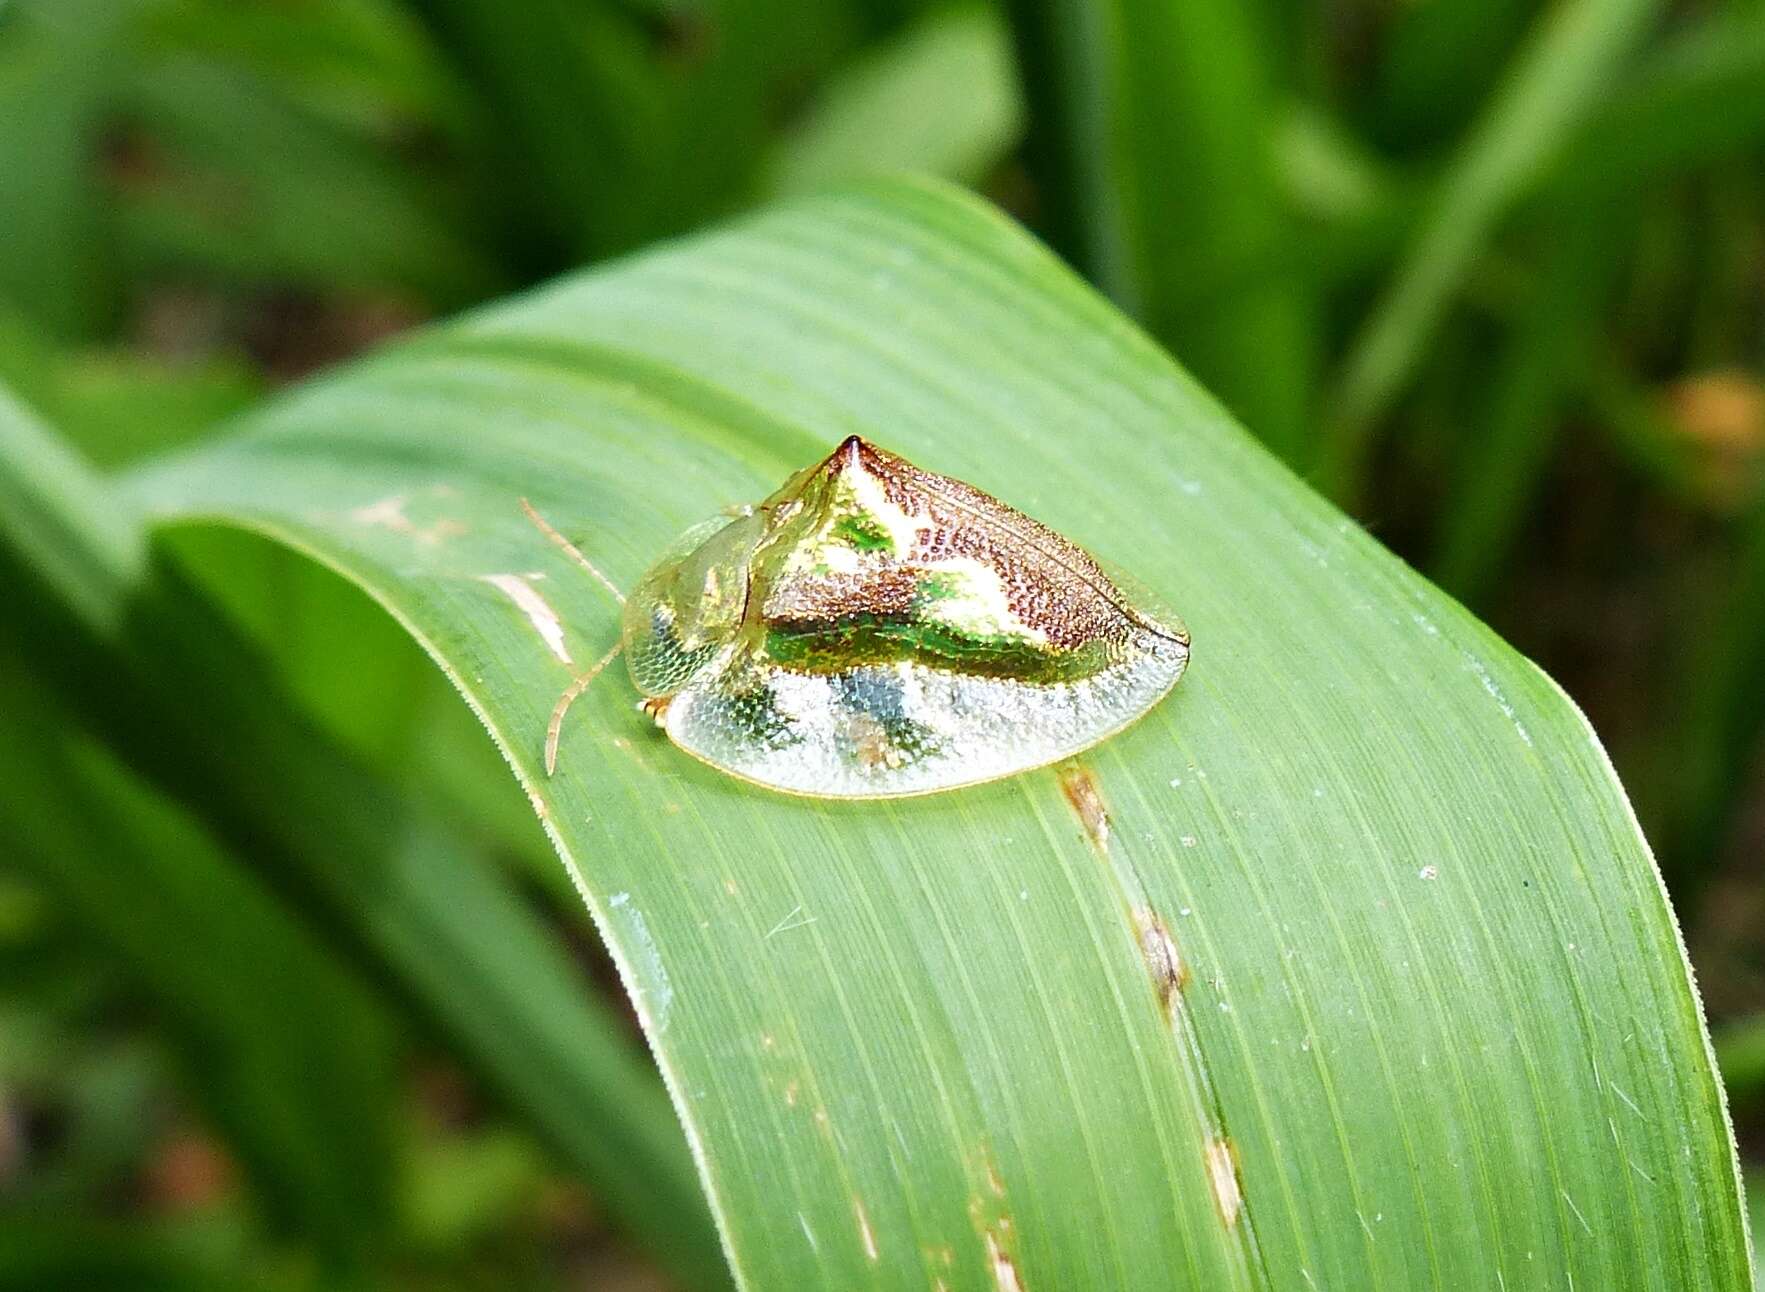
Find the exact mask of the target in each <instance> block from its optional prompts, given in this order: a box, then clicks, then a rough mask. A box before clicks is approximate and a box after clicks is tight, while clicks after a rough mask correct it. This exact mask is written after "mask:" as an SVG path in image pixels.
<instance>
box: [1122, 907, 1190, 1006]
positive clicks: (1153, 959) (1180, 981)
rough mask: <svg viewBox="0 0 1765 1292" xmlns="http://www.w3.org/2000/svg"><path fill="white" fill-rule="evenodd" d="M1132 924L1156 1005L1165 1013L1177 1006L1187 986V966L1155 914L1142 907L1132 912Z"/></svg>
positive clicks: (1148, 908) (1168, 932)
mask: <svg viewBox="0 0 1765 1292" xmlns="http://www.w3.org/2000/svg"><path fill="white" fill-rule="evenodd" d="M1134 925H1135V927H1136V928H1137V929H1138V930H1139V934H1140V954H1141V956H1142V957H1144V958H1145V961H1146V970H1147V972H1148V973H1150V974H1151V975H1152V987H1153V990H1154V991H1156V992H1157V993H1158V1003H1159V1004H1160V1005H1162V1006H1163V1007H1164V1010H1165V1012H1166V1013H1167V1014H1168V1013H1169V1012H1170V1011H1171V1009H1172V1007H1173V1006H1175V1005H1177V1004H1179V1003H1180V1002H1179V1000H1178V997H1179V996H1180V995H1181V994H1182V992H1183V991H1184V990H1185V989H1186V988H1187V987H1188V986H1189V966H1188V965H1187V964H1185V963H1184V962H1183V957H1182V954H1181V953H1180V952H1178V950H1177V944H1176V941H1175V939H1173V938H1172V937H1171V934H1170V930H1169V929H1168V928H1167V927H1166V926H1165V923H1164V920H1163V919H1162V918H1160V916H1159V914H1158V912H1157V911H1155V910H1153V909H1152V908H1151V907H1143V908H1141V909H1139V910H1136V911H1135V912H1134Z"/></svg>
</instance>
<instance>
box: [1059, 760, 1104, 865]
mask: <svg viewBox="0 0 1765 1292" xmlns="http://www.w3.org/2000/svg"><path fill="white" fill-rule="evenodd" d="M1060 792H1061V793H1062V794H1065V795H1066V801H1067V803H1068V805H1069V806H1070V807H1071V808H1072V810H1073V812H1074V814H1076V815H1077V816H1078V818H1079V824H1080V825H1082V826H1084V828H1085V837H1086V838H1087V839H1089V840H1090V841H1091V846H1092V847H1093V848H1095V849H1097V851H1098V852H1108V851H1109V809H1108V808H1107V807H1105V806H1104V804H1103V794H1102V792H1101V791H1099V790H1098V788H1097V779H1096V777H1094V776H1092V775H1091V772H1090V770H1089V769H1088V768H1086V767H1083V766H1081V765H1080V764H1078V763H1068V764H1067V765H1066V766H1065V767H1062V768H1061V769H1060Z"/></svg>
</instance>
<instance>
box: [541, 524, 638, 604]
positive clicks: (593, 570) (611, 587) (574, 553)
mask: <svg viewBox="0 0 1765 1292" xmlns="http://www.w3.org/2000/svg"><path fill="white" fill-rule="evenodd" d="M521 510H522V511H524V512H526V513H527V519H528V520H530V521H532V522H533V524H534V527H535V528H536V529H538V530H539V532H540V533H542V534H544V535H545V536H546V537H547V538H549V539H551V541H552V542H554V543H556V544H557V545H558V546H559V547H561V548H563V549H564V551H565V552H567V553H568V554H569V556H570V559H571V560H573V561H575V562H576V564H578V565H580V566H581V567H582V568H583V569H585V570H587V571H588V572H589V573H590V574H592V575H594V577H595V581H596V582H597V583H599V584H600V585H601V586H602V587H603V588H605V589H606V590H607V591H608V592H610V593H612V595H613V600H615V601H617V602H618V603H619V604H620V605H624V604H625V594H624V593H623V592H621V591H619V587H618V585H617V584H615V583H614V582H613V580H611V579H609V578H608V577H607V576H606V575H604V574H602V573H601V571H600V567H599V566H597V565H596V564H595V563H594V562H593V561H591V560H589V559H588V558H587V557H586V556H584V555H583V554H582V552H581V551H580V550H579V549H578V548H577V546H576V544H574V543H572V542H571V541H570V540H569V539H567V538H565V537H564V536H563V535H562V534H560V533H558V531H557V530H555V529H553V528H552V526H551V524H550V523H549V522H548V521H547V520H546V518H545V517H544V516H541V515H540V514H539V513H538V512H537V511H535V510H534V508H533V504H532V503H530V502H528V501H527V500H526V499H525V498H523V499H521Z"/></svg>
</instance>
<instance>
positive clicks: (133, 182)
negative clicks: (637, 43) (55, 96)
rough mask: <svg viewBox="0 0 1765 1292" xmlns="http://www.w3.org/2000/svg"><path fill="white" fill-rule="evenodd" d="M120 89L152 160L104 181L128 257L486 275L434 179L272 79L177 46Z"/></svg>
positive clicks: (446, 281)
mask: <svg viewBox="0 0 1765 1292" xmlns="http://www.w3.org/2000/svg"><path fill="white" fill-rule="evenodd" d="M119 97H121V98H123V100H124V102H123V108H124V110H125V111H126V112H127V114H128V116H129V119H130V120H131V121H132V122H133V123H134V125H135V126H136V128H137V129H138V130H139V131H140V132H141V133H142V136H143V137H144V138H145V139H146V140H147V141H148V142H147V145H146V146H147V148H148V149H149V152H150V154H151V155H152V156H154V157H155V158H156V160H157V162H158V169H157V170H154V169H151V168H150V169H148V170H147V171H146V173H145V174H140V175H135V176H133V177H131V178H130V179H128V180H127V181H126V182H123V183H122V184H120V185H119V186H118V189H117V193H116V200H117V203H118V208H119V209H118V232H119V236H121V237H122V238H124V239H125V240H126V249H127V253H128V254H129V255H130V256H131V257H132V258H133V259H134V260H135V261H136V263H137V268H145V269H148V270H157V271H164V270H166V269H168V268H170V269H172V270H176V271H182V272H185V273H188V272H190V271H192V270H195V271H200V272H204V273H207V274H211V275H217V276H220V277H222V278H226V279H231V280H238V281H243V282H245V283H247V284H259V283H263V282H275V283H278V284H284V285H285V284H287V283H289V282H293V283H296V284H299V285H302V286H307V287H313V288H324V289H330V290H336V289H339V288H341V289H353V290H364V289H367V290H379V291H383V292H384V291H393V292H398V291H402V292H404V293H406V294H407V295H408V294H410V293H413V292H415V293H418V294H420V295H422V296H424V297H425V298H427V299H433V300H437V301H440V302H443V303H448V302H452V303H458V302H462V301H467V300H475V299H478V298H479V297H481V296H482V295H483V294H484V293H486V292H488V291H491V290H494V289H495V287H496V286H497V283H498V271H497V270H496V268H494V267H493V266H492V265H491V264H490V263H489V262H488V260H487V258H486V256H485V254H484V252H483V251H482V249H480V248H479V247H477V246H476V245H474V243H473V241H472V239H471V237H470V236H469V232H468V229H467V227H466V226H467V223H468V222H467V221H466V219H465V218H464V216H463V215H462V214H461V213H460V212H458V211H455V210H452V209H450V204H449V203H448V201H447V200H446V196H445V195H446V192H447V187H446V185H445V184H443V183H441V182H440V181H439V180H437V179H436V178H435V177H433V176H430V177H428V179H427V180H425V179H424V178H422V177H421V176H417V175H412V174H410V173H407V171H406V170H405V169H404V168H402V167H401V166H400V165H399V164H398V163H397V161H396V160H395V158H394V157H393V156H391V155H390V152H389V150H387V149H384V148H382V147H381V146H378V145H376V144H375V143H374V142H373V141H372V140H371V139H369V138H366V137H363V136H362V135H361V134H360V133H359V132H351V131H347V130H345V129H343V128H341V127H339V126H337V125H336V124H335V123H333V122H330V121H326V120H324V119H323V118H321V117H318V116H317V115H315V114H314V113H312V112H310V111H308V110H307V109H305V108H303V107H301V106H300V105H299V104H298V103H296V102H293V101H290V100H289V98H288V97H287V95H286V94H284V93H283V92H282V91H281V90H279V89H278V87H276V86H275V85H274V84H273V83H272V82H269V81H266V80H264V79H262V78H260V77H257V76H255V75H253V74H251V73H250V72H249V71H247V70H245V69H242V68H238V67H234V66H229V65H227V64H224V63H219V62H213V61H209V60H205V59H201V58H196V57H192V56H190V55H187V54H182V53H176V54H172V55H169V56H166V57H164V58H160V59H157V60H154V61H153V62H151V64H150V65H149V66H147V67H145V68H143V69H142V70H141V71H140V73H139V74H138V75H137V76H136V77H135V78H133V80H132V81H131V83H130V84H129V85H128V86H127V87H126V94H125V93H122V92H119Z"/></svg>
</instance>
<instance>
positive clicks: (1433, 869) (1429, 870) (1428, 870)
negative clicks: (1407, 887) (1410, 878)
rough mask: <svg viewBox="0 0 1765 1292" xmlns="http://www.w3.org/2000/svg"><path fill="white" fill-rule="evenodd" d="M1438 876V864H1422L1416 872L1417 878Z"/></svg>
mask: <svg viewBox="0 0 1765 1292" xmlns="http://www.w3.org/2000/svg"><path fill="white" fill-rule="evenodd" d="M1439 877H1440V867H1438V866H1423V867H1422V868H1421V869H1420V870H1418V871H1417V872H1416V878H1417V879H1438V878H1439Z"/></svg>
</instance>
